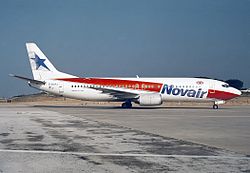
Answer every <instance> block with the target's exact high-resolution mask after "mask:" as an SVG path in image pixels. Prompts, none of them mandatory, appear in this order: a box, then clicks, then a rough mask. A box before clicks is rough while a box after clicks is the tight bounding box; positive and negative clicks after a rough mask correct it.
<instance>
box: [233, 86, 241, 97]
mask: <svg viewBox="0 0 250 173" xmlns="http://www.w3.org/2000/svg"><path fill="white" fill-rule="evenodd" d="M233 93H234V94H235V95H236V97H237V96H240V95H241V94H242V92H241V91H240V90H238V89H236V88H233Z"/></svg>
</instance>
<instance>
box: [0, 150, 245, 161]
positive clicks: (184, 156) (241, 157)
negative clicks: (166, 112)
mask: <svg viewBox="0 0 250 173" xmlns="http://www.w3.org/2000/svg"><path fill="white" fill-rule="evenodd" d="M0 152H6V153H36V154H63V155H82V156H114V157H115V156H118V157H167V158H171V157H179V158H210V159H245V160H250V157H247V156H205V155H204V156H202V155H167V154H133V153H131V154H130V153H124V154H122V153H85V152H63V151H43V150H8V149H0Z"/></svg>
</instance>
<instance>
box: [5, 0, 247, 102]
mask: <svg viewBox="0 0 250 173" xmlns="http://www.w3.org/2000/svg"><path fill="white" fill-rule="evenodd" d="M0 14H1V15H0V18H1V23H2V27H1V28H0V36H1V41H0V47H1V51H0V57H1V60H2V62H1V68H0V70H1V72H0V77H1V79H2V83H1V86H0V97H4V98H10V97H12V96H16V95H21V94H29V93H34V92H39V91H38V90H34V89H32V88H30V87H29V86H28V85H27V84H26V83H25V82H23V81H20V80H17V79H14V78H11V77H9V76H8V74H11V73H12V74H17V75H22V76H26V77H32V74H31V69H30V65H29V62H28V56H27V52H26V48H25V43H26V42H30V40H32V42H36V43H37V44H38V46H39V48H40V49H41V50H42V52H43V53H44V54H45V55H46V56H47V57H48V58H49V59H50V60H51V62H52V63H53V65H54V66H55V67H56V68H57V69H58V70H60V71H63V72H65V73H69V74H73V75H76V76H80V77H87V76H102V77H114V76H121V77H129V76H131V77H135V76H136V75H139V76H140V77H145V76H147V77H195V76H207V77H209V78H216V79H221V80H228V79H239V80H241V81H243V83H244V86H243V88H250V78H249V72H250V70H249V67H250V22H249V16H250V1H248V0H242V1H237V0H221V1H210V0H205V1H202V2H201V1H198V0H190V1H188V2H187V1H184V0H180V1H173V0H157V1H150V0H145V1H140V0H139V1H132V0H128V1H116V0H108V1H105V2H103V1H99V0H95V1H90V0H85V1H81V0H76V1H74V2H70V1H65V0H63V1H49V0H45V1H31V0H26V1H22V0H21V1H18V0H10V1H5V2H2V4H1V6H0Z"/></svg>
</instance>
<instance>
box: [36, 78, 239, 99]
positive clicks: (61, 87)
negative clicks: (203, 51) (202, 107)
mask: <svg viewBox="0 0 250 173" xmlns="http://www.w3.org/2000/svg"><path fill="white" fill-rule="evenodd" d="M76 79H77V78H76ZM84 79H85V80H86V79H93V78H84ZM94 79H95V82H94V83H89V82H86V83H84V82H78V81H74V80H72V81H68V80H66V81H65V80H64V79H54V80H46V81H45V82H46V84H45V85H33V86H34V87H36V88H38V89H41V90H44V91H47V92H49V93H53V94H57V95H62V96H64V97H69V98H75V99H81V100H92V101H116V100H117V99H116V98H115V97H114V96H112V95H110V94H109V93H103V92H102V91H100V90H98V88H107V89H111V90H112V89H114V90H117V91H124V92H129V93H134V94H138V95H141V94H150V93H159V94H160V95H161V96H162V101H215V100H228V99H231V98H233V97H235V96H238V95H240V94H241V93H240V91H239V90H237V89H235V88H233V87H229V86H227V87H225V86H223V85H225V83H224V82H221V81H217V80H212V79H203V78H94ZM101 79H105V80H109V79H111V80H115V81H116V80H119V84H117V82H114V83H113V84H112V83H110V84H108V85H102V84H99V83H98V82H96V81H98V80H101ZM122 81H126V82H125V83H126V84H123V83H122ZM130 81H131V82H133V83H134V82H135V84H134V86H133V84H131V86H129V82H130ZM136 82H138V84H137V85H136ZM141 82H147V83H148V84H147V85H146V84H145V85H144V87H143V88H142V86H139V85H143V84H141ZM151 83H154V84H155V83H157V84H159V85H153V84H152V85H151Z"/></svg>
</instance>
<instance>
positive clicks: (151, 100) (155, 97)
mask: <svg viewBox="0 0 250 173" xmlns="http://www.w3.org/2000/svg"><path fill="white" fill-rule="evenodd" d="M138 102H139V104H140V105H141V106H157V105H161V104H162V97H161V95H160V94H141V95H140V97H139V99H138Z"/></svg>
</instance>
